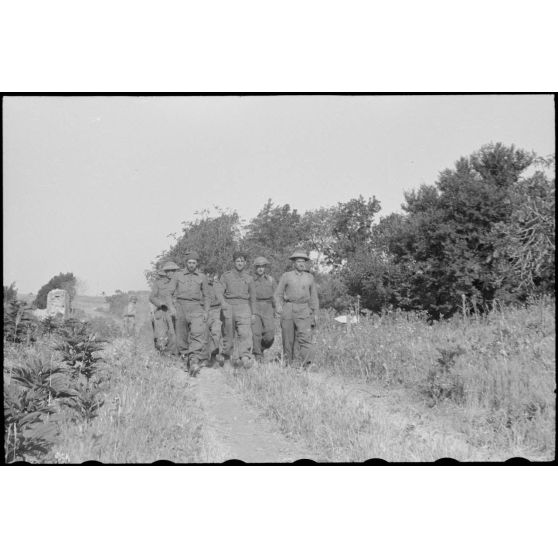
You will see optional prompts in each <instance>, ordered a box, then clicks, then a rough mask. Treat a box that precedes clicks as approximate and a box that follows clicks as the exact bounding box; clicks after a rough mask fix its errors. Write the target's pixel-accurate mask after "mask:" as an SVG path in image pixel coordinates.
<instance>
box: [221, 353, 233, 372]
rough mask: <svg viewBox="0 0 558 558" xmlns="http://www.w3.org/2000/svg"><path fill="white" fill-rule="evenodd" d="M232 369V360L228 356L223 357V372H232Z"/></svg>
mask: <svg viewBox="0 0 558 558" xmlns="http://www.w3.org/2000/svg"><path fill="white" fill-rule="evenodd" d="M222 356H223V355H222ZM230 369H231V358H230V357H229V356H228V355H227V356H223V370H230Z"/></svg>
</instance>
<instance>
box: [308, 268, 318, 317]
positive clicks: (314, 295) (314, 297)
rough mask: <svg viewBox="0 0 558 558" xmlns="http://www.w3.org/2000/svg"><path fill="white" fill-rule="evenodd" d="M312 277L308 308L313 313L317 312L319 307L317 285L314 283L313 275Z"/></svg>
mask: <svg viewBox="0 0 558 558" xmlns="http://www.w3.org/2000/svg"><path fill="white" fill-rule="evenodd" d="M311 277H312V282H311V283H310V309H311V310H312V312H313V313H314V314H317V313H318V310H319V309H320V302H319V300H318V286H317V285H316V280H315V279H314V276H311Z"/></svg>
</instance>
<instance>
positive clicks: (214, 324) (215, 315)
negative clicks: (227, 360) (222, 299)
mask: <svg viewBox="0 0 558 558" xmlns="http://www.w3.org/2000/svg"><path fill="white" fill-rule="evenodd" d="M222 331H223V323H222V322H221V307H220V306H218V307H217V308H211V309H210V310H209V320H208V321H207V349H208V351H207V352H208V353H209V354H208V357H209V358H212V357H214V356H215V355H217V354H219V349H220V348H221V337H222Z"/></svg>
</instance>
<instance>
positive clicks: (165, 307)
mask: <svg viewBox="0 0 558 558" xmlns="http://www.w3.org/2000/svg"><path fill="white" fill-rule="evenodd" d="M159 308H160V309H161V310H164V311H165V312H166V311H167V310H168V309H169V308H168V306H167V305H166V304H161V306H159Z"/></svg>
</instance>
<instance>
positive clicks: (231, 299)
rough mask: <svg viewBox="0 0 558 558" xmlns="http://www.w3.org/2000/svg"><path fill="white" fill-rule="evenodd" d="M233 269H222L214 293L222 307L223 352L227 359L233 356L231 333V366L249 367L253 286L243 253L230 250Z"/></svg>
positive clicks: (250, 364)
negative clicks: (235, 355)
mask: <svg viewBox="0 0 558 558" xmlns="http://www.w3.org/2000/svg"><path fill="white" fill-rule="evenodd" d="M233 262H234V269H231V270H230V271H226V272H225V273H223V275H222V276H221V279H220V281H219V283H220V288H219V290H218V293H217V294H218V296H219V298H220V300H221V307H222V309H223V318H224V328H223V333H224V335H223V356H224V358H225V362H228V361H229V360H230V359H231V357H232V356H233V349H234V337H235V333H236V337H237V340H238V359H234V360H233V365H234V366H239V365H241V364H242V366H244V368H250V367H251V366H252V364H253V361H252V327H251V326H252V323H253V321H255V315H254V310H255V306H256V290H255V288H254V281H253V279H252V277H251V276H250V274H249V273H248V272H247V271H246V270H245V267H246V254H245V253H244V252H238V251H237V252H235V253H234V254H233Z"/></svg>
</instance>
